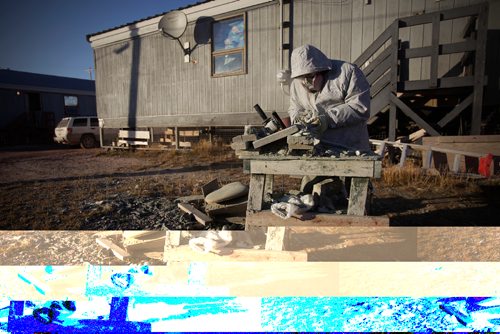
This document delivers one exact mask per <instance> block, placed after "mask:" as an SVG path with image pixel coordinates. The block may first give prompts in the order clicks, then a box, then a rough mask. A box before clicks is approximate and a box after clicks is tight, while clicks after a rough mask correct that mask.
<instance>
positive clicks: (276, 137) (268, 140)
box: [253, 125, 299, 148]
mask: <svg viewBox="0 0 500 334" xmlns="http://www.w3.org/2000/svg"><path fill="white" fill-rule="evenodd" d="M297 132H299V128H298V127H297V125H292V126H290V127H288V128H286V129H283V130H281V131H278V132H275V133H273V134H270V135H269V136H266V137H264V138H262V139H258V140H256V141H254V142H253V147H254V148H259V147H262V146H265V145H268V144H271V143H274V142H276V141H278V140H280V139H283V138H286V137H287V136H289V135H293V134H294V133H297Z"/></svg>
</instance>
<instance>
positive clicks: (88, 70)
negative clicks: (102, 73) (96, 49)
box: [85, 67, 93, 80]
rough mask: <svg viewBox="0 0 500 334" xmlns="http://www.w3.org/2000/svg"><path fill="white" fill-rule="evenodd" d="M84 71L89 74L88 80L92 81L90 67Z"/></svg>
mask: <svg viewBox="0 0 500 334" xmlns="http://www.w3.org/2000/svg"><path fill="white" fill-rule="evenodd" d="M85 71H87V72H89V77H90V80H92V71H93V69H92V67H89V68H88V69H86V70H85Z"/></svg>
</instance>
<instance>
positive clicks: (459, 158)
mask: <svg viewBox="0 0 500 334" xmlns="http://www.w3.org/2000/svg"><path fill="white" fill-rule="evenodd" d="M462 157H463V156H462V155H461V154H455V157H454V158H453V166H452V168H451V171H452V172H454V173H458V171H459V170H460V163H461V162H462Z"/></svg>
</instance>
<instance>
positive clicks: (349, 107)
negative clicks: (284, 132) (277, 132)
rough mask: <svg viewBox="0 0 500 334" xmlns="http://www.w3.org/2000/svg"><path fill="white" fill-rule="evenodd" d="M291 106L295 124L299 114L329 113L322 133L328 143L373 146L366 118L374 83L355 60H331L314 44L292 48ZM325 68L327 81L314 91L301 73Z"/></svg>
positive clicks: (358, 147)
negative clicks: (305, 82) (308, 87)
mask: <svg viewBox="0 0 500 334" xmlns="http://www.w3.org/2000/svg"><path fill="white" fill-rule="evenodd" d="M291 63H292V78H294V80H293V81H292V83H291V85H290V108H289V109H288V113H289V115H290V119H291V121H292V124H294V123H297V122H296V119H297V116H299V115H301V113H307V112H310V111H313V112H317V114H318V115H325V116H326V119H327V121H328V128H327V130H326V131H325V132H324V133H323V134H322V136H321V138H320V139H321V142H322V143H324V144H329V145H334V146H339V147H343V148H348V149H351V150H362V151H368V150H370V144H369V137H368V129H367V126H366V121H367V120H368V118H369V116H370V85H369V84H368V82H367V81H366V78H365V76H364V74H363V72H362V71H361V70H360V69H359V68H358V67H356V66H355V65H353V64H350V63H347V62H344V61H341V60H331V59H328V57H326V56H325V54H323V52H321V51H320V50H318V49H317V48H315V47H314V46H312V45H304V46H301V47H298V48H296V49H294V50H293V52H292V60H291ZM323 71H326V72H325V75H324V78H325V79H324V85H323V87H322V89H321V90H320V91H319V92H317V93H311V92H310V91H309V90H308V89H306V88H305V87H304V86H303V84H302V79H301V78H297V77H299V76H302V75H305V74H310V73H314V72H323Z"/></svg>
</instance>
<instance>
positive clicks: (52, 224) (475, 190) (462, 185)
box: [0, 146, 500, 230]
mask: <svg viewBox="0 0 500 334" xmlns="http://www.w3.org/2000/svg"><path fill="white" fill-rule="evenodd" d="M212 153H213V152H212ZM212 153H210V152H208V153H207V152H205V154H203V153H202V154H197V152H194V153H193V152H184V153H176V152H172V151H169V152H147V151H146V152H145V151H138V152H124V151H110V152H108V151H104V150H101V149H92V150H82V149H75V148H65V147H61V146H57V147H45V148H41V149H37V150H33V149H20V150H3V151H0V229H3V230H31V229H44V230H79V229H96V228H95V226H92V227H90V228H88V227H86V225H85V221H86V220H87V221H88V220H89V217H90V218H92V219H94V220H95V218H96V217H95V216H97V218H99V215H102V216H105V215H106V213H107V212H106V207H104V208H101V209H100V210H93V211H92V212H88V210H85V208H86V207H88V206H89V203H90V204H94V203H101V202H100V201H106V200H108V199H109V198H113V197H116V196H123V195H127V196H129V197H135V198H144V197H150V198H151V197H154V198H164V199H165V200H172V199H175V198H176V197H179V196H185V195H192V194H200V193H201V190H200V187H201V185H203V184H204V183H206V182H208V181H210V180H212V179H214V178H218V179H219V182H220V184H226V183H229V182H232V181H236V180H239V181H241V182H243V183H246V184H248V179H249V177H248V174H244V173H243V168H242V163H241V161H240V160H238V159H236V158H235V156H234V154H233V153H232V151H217V152H216V153H213V154H212ZM293 182H294V181H293V180H290V179H287V178H286V177H281V176H278V177H277V180H276V182H275V184H276V187H280V188H282V189H278V190H284V191H287V190H288V189H285V188H286V187H287V185H288V184H290V183H293ZM371 214H372V215H375V216H381V215H387V216H389V217H390V218H391V225H394V226H498V225H499V223H498V218H497V217H498V216H500V179H498V178H497V179H490V180H484V179H483V180H471V181H465V180H464V181H463V182H457V183H456V184H453V185H452V186H446V187H441V186H438V185H436V186H435V187H434V186H432V184H430V185H429V184H424V185H421V184H417V183H411V182H410V184H409V185H387V184H385V183H384V182H382V181H375V182H374V198H373V204H372V212H371ZM115 218H116V217H115ZM116 227H117V229H127V228H130V227H129V226H116ZM144 228H145V229H148V228H152V227H151V226H145V227H144ZM97 229H101V228H97ZM102 229H109V228H106V226H103V228H102ZM130 229H138V228H137V227H132V228H130ZM139 229H141V228H139Z"/></svg>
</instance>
